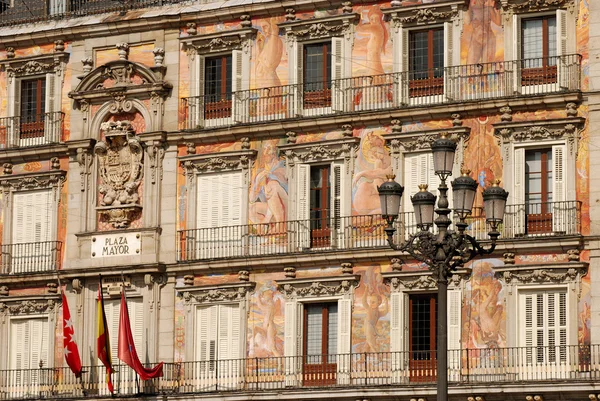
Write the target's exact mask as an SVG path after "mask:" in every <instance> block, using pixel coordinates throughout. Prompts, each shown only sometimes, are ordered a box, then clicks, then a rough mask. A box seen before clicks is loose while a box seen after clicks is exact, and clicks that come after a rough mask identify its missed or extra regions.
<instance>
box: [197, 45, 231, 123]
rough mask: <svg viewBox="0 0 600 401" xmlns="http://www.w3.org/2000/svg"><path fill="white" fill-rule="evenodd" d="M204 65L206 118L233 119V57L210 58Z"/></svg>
mask: <svg viewBox="0 0 600 401" xmlns="http://www.w3.org/2000/svg"><path fill="white" fill-rule="evenodd" d="M204 63H205V65H204V97H205V118H207V119H215V118H227V117H231V107H232V106H231V92H232V80H231V74H232V70H233V67H232V56H231V54H229V55H224V56H218V57H208V58H206V59H205V62H204Z"/></svg>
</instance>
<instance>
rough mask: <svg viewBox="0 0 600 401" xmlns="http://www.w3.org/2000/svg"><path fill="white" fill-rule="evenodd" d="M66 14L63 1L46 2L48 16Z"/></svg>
mask: <svg viewBox="0 0 600 401" xmlns="http://www.w3.org/2000/svg"><path fill="white" fill-rule="evenodd" d="M65 12H66V9H65V1H64V0H50V1H49V2H48V14H50V15H61V14H64V13H65Z"/></svg>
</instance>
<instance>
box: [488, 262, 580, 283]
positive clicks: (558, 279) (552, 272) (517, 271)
mask: <svg viewBox="0 0 600 401" xmlns="http://www.w3.org/2000/svg"><path fill="white" fill-rule="evenodd" d="M587 270H588V264H587V263H584V262H570V263H568V264H555V265H552V264H549V265H544V266H529V265H520V266H515V267H513V266H510V267H509V268H498V269H496V277H497V278H498V279H503V280H504V282H505V283H507V284H532V283H535V284H543V283H547V284H564V283H569V282H578V281H580V280H581V277H583V276H585V275H586V273H587Z"/></svg>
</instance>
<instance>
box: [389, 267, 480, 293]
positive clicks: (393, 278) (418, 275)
mask: <svg viewBox="0 0 600 401" xmlns="http://www.w3.org/2000/svg"><path fill="white" fill-rule="evenodd" d="M381 275H382V276H383V281H384V282H385V283H387V284H388V285H389V286H390V287H391V290H392V292H396V291H407V290H410V291H418V290H435V289H437V282H436V280H435V278H434V277H433V276H432V273H431V271H429V270H416V271H414V270H413V271H392V272H386V273H382V274H381ZM469 275H470V270H467V269H461V270H457V271H455V272H454V273H453V274H452V275H451V276H450V277H449V278H448V287H449V288H450V289H452V288H460V287H461V286H462V282H463V281H464V280H468V278H469Z"/></svg>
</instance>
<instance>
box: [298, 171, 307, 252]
mask: <svg viewBox="0 0 600 401" xmlns="http://www.w3.org/2000/svg"><path fill="white" fill-rule="evenodd" d="M296 172H297V174H296V177H297V182H296V197H297V198H296V220H297V222H296V225H297V226H298V231H297V232H298V247H299V248H309V247H310V165H308V164H298V165H297V170H296Z"/></svg>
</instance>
